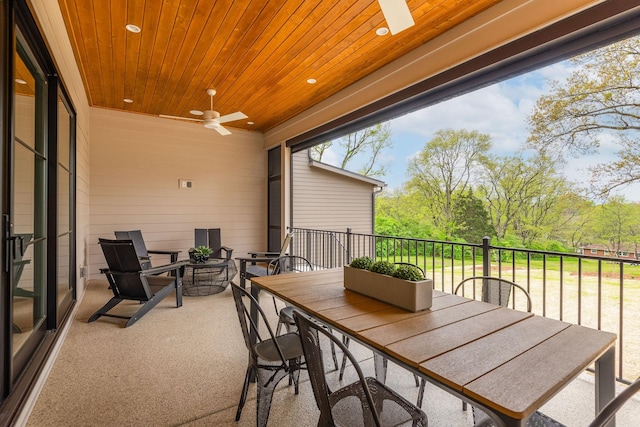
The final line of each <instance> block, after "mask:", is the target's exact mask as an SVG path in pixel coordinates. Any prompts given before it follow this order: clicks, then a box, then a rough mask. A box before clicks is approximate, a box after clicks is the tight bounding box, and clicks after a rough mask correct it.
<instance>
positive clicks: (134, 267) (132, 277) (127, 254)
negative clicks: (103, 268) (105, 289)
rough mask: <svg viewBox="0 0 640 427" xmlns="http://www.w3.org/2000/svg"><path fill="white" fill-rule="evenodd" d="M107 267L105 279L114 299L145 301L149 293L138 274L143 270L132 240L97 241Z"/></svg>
mask: <svg viewBox="0 0 640 427" xmlns="http://www.w3.org/2000/svg"><path fill="white" fill-rule="evenodd" d="M98 241H99V243H100V247H101V248H102V253H103V254H104V258H105V260H106V261H107V265H108V267H109V270H108V272H107V273H106V274H107V278H108V280H109V284H110V285H111V290H112V291H113V294H114V295H115V296H116V297H119V298H123V299H133V300H138V301H147V300H148V299H150V298H151V295H152V294H151V291H150V289H149V286H148V284H147V282H146V280H144V279H143V277H142V275H141V274H140V272H141V271H142V270H143V268H142V266H141V263H140V259H139V258H138V252H137V251H136V248H135V244H134V242H133V241H132V240H108V239H98Z"/></svg>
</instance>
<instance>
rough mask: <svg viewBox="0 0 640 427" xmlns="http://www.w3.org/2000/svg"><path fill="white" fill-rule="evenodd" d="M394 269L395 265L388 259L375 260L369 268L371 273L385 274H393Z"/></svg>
mask: <svg viewBox="0 0 640 427" xmlns="http://www.w3.org/2000/svg"><path fill="white" fill-rule="evenodd" d="M395 270H396V266H395V265H394V264H393V263H391V262H389V261H376V262H374V263H373V264H371V268H369V271H371V272H372V273H378V274H386V275H387V276H393V272H394V271H395Z"/></svg>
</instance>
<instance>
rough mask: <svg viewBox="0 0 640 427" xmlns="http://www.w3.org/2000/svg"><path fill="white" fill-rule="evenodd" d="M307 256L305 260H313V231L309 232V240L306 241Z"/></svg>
mask: <svg viewBox="0 0 640 427" xmlns="http://www.w3.org/2000/svg"><path fill="white" fill-rule="evenodd" d="M306 240H307V241H306V243H307V244H306V248H305V250H306V254H305V255H306V256H305V258H307V259H308V260H311V231H307V239H306Z"/></svg>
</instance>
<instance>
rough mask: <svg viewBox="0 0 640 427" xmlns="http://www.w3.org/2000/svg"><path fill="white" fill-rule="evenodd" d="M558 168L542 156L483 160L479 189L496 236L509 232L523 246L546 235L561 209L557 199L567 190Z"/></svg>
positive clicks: (501, 237) (550, 231)
mask: <svg viewBox="0 0 640 427" xmlns="http://www.w3.org/2000/svg"><path fill="white" fill-rule="evenodd" d="M557 170H558V161H554V160H552V159H550V158H548V157H547V156H545V155H538V156H534V157H532V158H530V159H523V158H522V157H520V156H513V157H493V158H491V159H490V160H489V161H487V162H485V168H484V173H483V178H482V183H481V184H480V186H479V190H480V193H481V194H482V195H483V196H484V198H485V201H486V204H487V210H488V212H489V216H490V218H491V221H492V224H493V227H494V229H495V231H496V234H497V236H498V238H500V239H504V238H505V237H506V236H507V234H508V233H512V234H515V235H517V236H519V237H520V239H521V242H522V244H523V245H526V244H530V243H531V242H533V241H535V240H536V239H540V238H544V239H546V238H549V236H550V235H551V234H552V230H553V227H554V225H555V224H557V222H558V221H559V218H560V214H561V212H562V208H561V206H560V201H561V199H562V197H563V196H564V194H566V193H567V192H569V190H570V186H569V183H568V182H567V180H566V178H564V177H563V176H562V175H560V174H559V173H558V171H557Z"/></svg>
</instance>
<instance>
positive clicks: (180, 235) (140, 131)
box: [89, 108, 267, 278]
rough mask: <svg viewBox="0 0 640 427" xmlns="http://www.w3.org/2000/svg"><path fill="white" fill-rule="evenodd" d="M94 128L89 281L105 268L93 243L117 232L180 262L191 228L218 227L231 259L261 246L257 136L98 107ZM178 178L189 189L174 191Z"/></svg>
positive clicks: (262, 189)
mask: <svg viewBox="0 0 640 427" xmlns="http://www.w3.org/2000/svg"><path fill="white" fill-rule="evenodd" d="M91 129H92V140H91V157H90V160H91V161H90V170H91V197H90V204H91V227H90V244H89V260H90V265H91V267H90V273H91V277H93V278H98V277H100V275H99V268H101V267H103V266H104V258H103V255H102V251H101V249H100V247H99V245H98V244H97V242H98V238H100V237H103V238H113V232H114V231H115V230H132V229H140V230H142V233H143V236H144V239H145V243H146V244H147V247H148V248H149V249H170V250H174V249H175V250H181V251H182V253H181V256H180V258H181V259H182V258H186V257H187V251H188V249H189V248H190V247H192V246H193V230H194V229H195V228H216V227H219V228H221V229H222V240H223V244H224V245H226V246H229V247H231V248H233V249H234V255H235V254H244V253H246V252H247V251H249V250H255V249H256V248H261V247H265V246H266V237H265V236H264V235H265V233H264V230H265V229H266V220H265V218H266V184H267V183H266V176H267V172H266V167H267V163H266V151H264V149H263V138H262V135H261V134H258V133H254V132H246V131H240V130H235V129H232V132H233V133H232V134H231V135H228V136H225V137H222V136H220V135H218V134H217V133H216V132H215V131H212V130H208V129H204V128H203V127H202V126H200V125H199V124H195V123H183V122H179V121H176V120H167V119H160V118H156V117H150V116H144V115H139V114H131V113H123V112H116V111H110V110H104V109H98V108H92V109H91ZM180 179H186V180H190V181H192V182H193V187H192V188H188V189H181V188H179V185H178V181H179V180H180ZM163 261H166V260H164V259H162V258H158V259H157V260H156V261H154V264H161V263H163Z"/></svg>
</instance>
